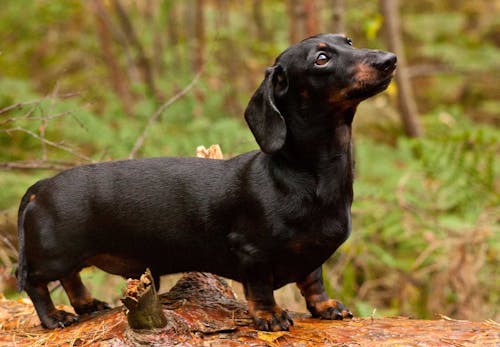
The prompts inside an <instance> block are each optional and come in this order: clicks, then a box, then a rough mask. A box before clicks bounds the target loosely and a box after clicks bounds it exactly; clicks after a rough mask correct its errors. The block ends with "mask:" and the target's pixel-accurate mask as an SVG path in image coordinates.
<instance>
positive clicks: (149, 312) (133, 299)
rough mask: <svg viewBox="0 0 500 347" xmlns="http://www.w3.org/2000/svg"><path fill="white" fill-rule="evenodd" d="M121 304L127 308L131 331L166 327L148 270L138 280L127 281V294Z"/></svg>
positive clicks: (165, 320) (165, 319)
mask: <svg viewBox="0 0 500 347" xmlns="http://www.w3.org/2000/svg"><path fill="white" fill-rule="evenodd" d="M122 302H123V304H124V305H125V307H126V308H127V312H126V316H127V321H128V325H129V326H130V327H131V328H132V329H134V330H143V329H149V330H151V329H160V328H163V327H165V326H166V325H167V318H166V317H165V315H164V314H163V311H162V305H161V304H160V300H159V298H158V295H157V294H156V289H155V283H154V280H153V276H152V275H151V271H150V270H149V269H147V270H146V272H145V273H144V274H143V275H142V276H141V278H140V279H139V280H134V279H129V280H127V292H126V295H125V297H124V298H122Z"/></svg>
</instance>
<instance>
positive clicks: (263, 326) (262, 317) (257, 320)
mask: <svg viewBox="0 0 500 347" xmlns="http://www.w3.org/2000/svg"><path fill="white" fill-rule="evenodd" d="M253 321H254V324H255V327H256V328H257V329H258V330H264V331H281V330H285V331H288V330H289V329H290V326H292V325H293V320H292V318H290V315H289V314H288V312H287V311H285V310H283V309H282V308H280V307H279V306H277V305H276V306H274V308H273V310H272V311H262V310H258V311H256V312H255V314H254V315H253Z"/></svg>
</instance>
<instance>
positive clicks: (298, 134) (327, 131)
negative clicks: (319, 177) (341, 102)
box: [279, 107, 356, 171]
mask: <svg viewBox="0 0 500 347" xmlns="http://www.w3.org/2000/svg"><path fill="white" fill-rule="evenodd" d="M355 111H356V108H355V107H353V108H351V109H349V110H342V112H334V111H331V110H324V111H323V112H319V111H318V110H304V111H302V112H303V113H302V114H299V113H296V114H288V115H287V117H286V122H287V123H293V124H288V126H287V128H288V131H289V132H288V134H287V139H286V142H285V146H284V147H283V149H282V150H281V151H280V153H279V155H280V156H282V157H284V158H287V159H288V160H289V161H293V162H295V163H300V164H302V165H304V168H306V167H307V168H309V169H312V170H314V171H316V170H322V169H325V168H328V167H330V166H331V165H333V164H335V162H336V161H338V159H340V158H342V157H345V158H346V159H348V160H347V164H350V163H351V123H352V119H353V117H354V113H355ZM290 129H297V130H295V132H293V131H291V130H290Z"/></svg>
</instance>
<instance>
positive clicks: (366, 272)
mask: <svg viewBox="0 0 500 347" xmlns="http://www.w3.org/2000/svg"><path fill="white" fill-rule="evenodd" d="M426 120H427V122H426V129H427V132H428V134H427V136H426V137H425V138H422V139H400V141H399V142H398V150H397V151H394V149H393V148H391V147H388V146H387V145H383V144H380V143H374V142H373V141H371V140H369V139H361V140H359V141H358V142H357V143H356V154H357V157H358V162H359V165H358V170H357V174H358V178H357V180H356V182H355V201H354V205H353V233H352V236H351V238H350V239H349V240H348V241H347V243H346V245H344V246H343V248H342V249H341V252H343V255H342V257H341V258H340V259H343V258H345V259H347V260H345V261H339V259H336V262H335V263H332V264H331V265H332V268H331V270H330V271H331V276H332V277H333V278H337V280H338V283H337V285H339V286H341V288H342V290H341V293H342V296H344V297H349V296H350V295H352V293H353V292H355V293H358V297H357V298H356V301H355V305H357V307H358V309H360V310H361V311H362V312H364V314H368V311H370V310H369V308H372V309H373V308H377V309H379V312H380V313H381V314H391V313H394V312H396V311H399V312H406V313H407V314H417V315H419V316H423V317H428V318H431V317H432V315H433V314H434V313H443V314H450V315H453V316H459V317H470V315H471V314H472V313H471V311H472V309H471V308H470V305H473V304H474V303H477V300H478V298H482V300H485V301H486V302H487V304H485V306H484V307H488V305H491V306H490V307H495V304H494V300H496V299H495V298H496V296H494V295H493V296H492V295H490V293H492V292H495V288H496V286H497V285H498V283H495V281H492V280H491V279H492V278H495V276H496V270H495V264H496V263H498V262H499V261H500V242H499V241H500V240H499V237H498V233H499V231H500V230H499V229H498V225H497V224H496V223H497V222H498V216H497V215H495V211H496V209H497V207H498V205H499V202H500V200H499V195H498V192H497V191H495V188H496V187H495V184H496V180H498V175H499V164H498V162H497V161H495V159H496V154H497V153H498V150H499V148H498V147H499V145H498V144H499V143H500V142H499V136H500V133H499V131H498V130H497V129H494V128H491V127H487V126H483V125H476V124H474V123H473V122H472V121H470V120H469V119H468V118H467V117H465V116H464V115H461V114H454V115H450V114H447V113H444V112H436V113H434V114H430V115H428V116H427V118H426ZM342 268H343V271H342V278H338V277H336V276H338V273H340V271H341V270H340V269H342ZM334 287H335V286H333V288H334ZM333 288H330V290H332V289H333ZM337 292H338V291H337ZM353 299H354V298H353ZM469 301H471V302H469ZM438 303H441V304H438ZM442 303H446V305H445V306H443V304H442ZM474 309H475V310H476V311H477V310H481V309H480V308H478V307H477V306H475V308H474ZM495 310H496V311H495V312H493V314H498V310H497V309H495ZM484 312H485V313H487V312H488V310H487V309H486V308H485V309H484ZM489 314H492V313H489Z"/></svg>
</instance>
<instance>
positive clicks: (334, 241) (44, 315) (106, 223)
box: [17, 34, 396, 330]
mask: <svg viewBox="0 0 500 347" xmlns="http://www.w3.org/2000/svg"><path fill="white" fill-rule="evenodd" d="M323 55H324V56H323ZM395 66H396V57H395V56H394V55H393V54H391V53H386V52H381V51H375V50H367V49H355V48H354V47H352V46H351V44H350V40H348V39H347V38H345V37H344V36H342V35H332V34H325V35H318V36H315V37H312V38H309V39H306V40H304V41H302V42H300V43H298V44H296V45H293V46H291V47H290V48H288V49H287V50H285V51H284V52H283V53H282V54H281V55H280V56H279V57H278V58H277V59H276V61H275V64H274V65H273V66H272V67H270V68H269V69H268V70H267V71H266V77H265V79H264V81H263V82H262V84H261V85H260V87H259V88H258V89H257V91H256V92H255V94H254V95H253V97H252V99H251V100H250V102H249V105H248V107H247V109H246V111H245V119H246V121H247V123H248V125H249V127H250V129H251V130H252V132H253V134H254V136H255V138H256V140H257V142H258V144H259V146H260V148H261V151H254V152H250V153H246V154H243V155H240V156H237V157H235V158H233V159H229V160H212V159H199V158H154V159H139V160H126V161H114V162H106V163H100V164H94V165H85V166H81V167H77V168H74V169H70V170H67V171H64V172H62V173H60V174H58V175H56V176H54V177H52V178H49V179H45V180H41V181H39V182H37V183H36V184H35V185H33V186H32V187H30V188H29V189H28V191H27V193H26V194H25V196H24V197H23V199H22V201H21V205H20V208H19V254H20V258H19V269H18V273H17V277H18V286H19V289H20V290H22V289H24V290H26V292H27V293H28V295H29V296H30V298H31V299H32V301H33V303H34V305H35V308H36V310H37V313H38V315H39V317H40V319H41V322H42V325H43V326H44V327H46V328H54V327H58V326H66V325H69V324H71V323H73V322H74V321H76V319H77V316H75V315H72V314H70V313H67V312H64V311H60V310H56V309H55V308H54V305H53V303H52V301H51V299H50V295H49V293H48V291H47V283H48V282H50V281H56V280H60V281H61V283H62V284H63V287H64V289H65V290H66V292H67V294H68V296H69V298H70V301H71V304H72V305H73V306H74V308H75V311H76V312H77V313H78V314H83V313H88V312H92V311H96V310H100V309H105V308H107V307H108V306H107V305H106V304H105V303H103V302H101V301H99V300H96V299H94V298H92V296H91V295H90V293H89V292H88V291H87V290H86V288H85V287H84V285H83V283H82V282H81V280H80V277H79V274H78V273H79V271H80V270H81V269H82V268H84V267H86V266H90V265H95V266H97V267H99V268H101V269H103V270H105V271H107V272H110V273H113V274H118V275H122V276H125V277H134V278H138V277H139V276H140V275H141V274H142V273H143V272H144V270H145V268H146V267H150V268H151V270H152V273H153V274H154V275H155V276H160V275H162V274H168V273H176V272H182V271H207V272H212V273H215V274H219V275H222V276H225V277H229V278H232V279H235V280H238V281H241V282H242V283H243V285H244V288H245V294H246V297H247V300H248V305H249V312H250V314H251V315H252V317H253V319H254V322H255V324H256V327H257V328H258V329H262V330H288V328H289V326H290V325H291V324H292V323H293V322H292V320H291V319H290V317H289V316H288V314H287V313H286V311H284V310H282V309H281V308H279V307H278V306H277V305H276V303H275V301H274V298H273V290H274V289H276V288H279V287H281V286H283V285H285V284H287V283H290V282H296V283H297V284H298V286H299V288H300V289H301V291H302V294H303V295H304V297H305V299H306V301H307V305H308V308H309V310H310V311H311V313H312V314H313V315H314V316H317V317H322V318H327V319H341V318H345V317H351V316H352V315H351V313H350V312H349V310H347V309H346V308H345V307H344V306H343V305H342V304H341V303H340V302H338V301H335V300H331V299H330V298H328V296H327V295H326V293H325V291H324V288H323V280H322V274H321V265H322V264H323V262H324V261H326V260H327V259H328V257H330V256H331V255H332V254H333V252H335V250H336V249H337V248H338V247H339V246H340V245H341V244H342V243H343V242H344V241H345V240H346V238H347V237H348V235H349V232H350V229H351V221H350V206H351V202H352V198H353V192H352V183H353V173H352V172H353V160H352V154H351V122H352V119H353V116H354V113H355V110H356V106H357V105H358V104H359V102H361V101H362V100H364V99H366V98H368V97H370V96H372V95H374V94H376V93H378V92H380V91H382V90H384V89H385V88H386V87H387V85H388V84H389V82H390V80H391V77H392V73H393V71H394V69H395ZM157 282H158V281H157Z"/></svg>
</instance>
